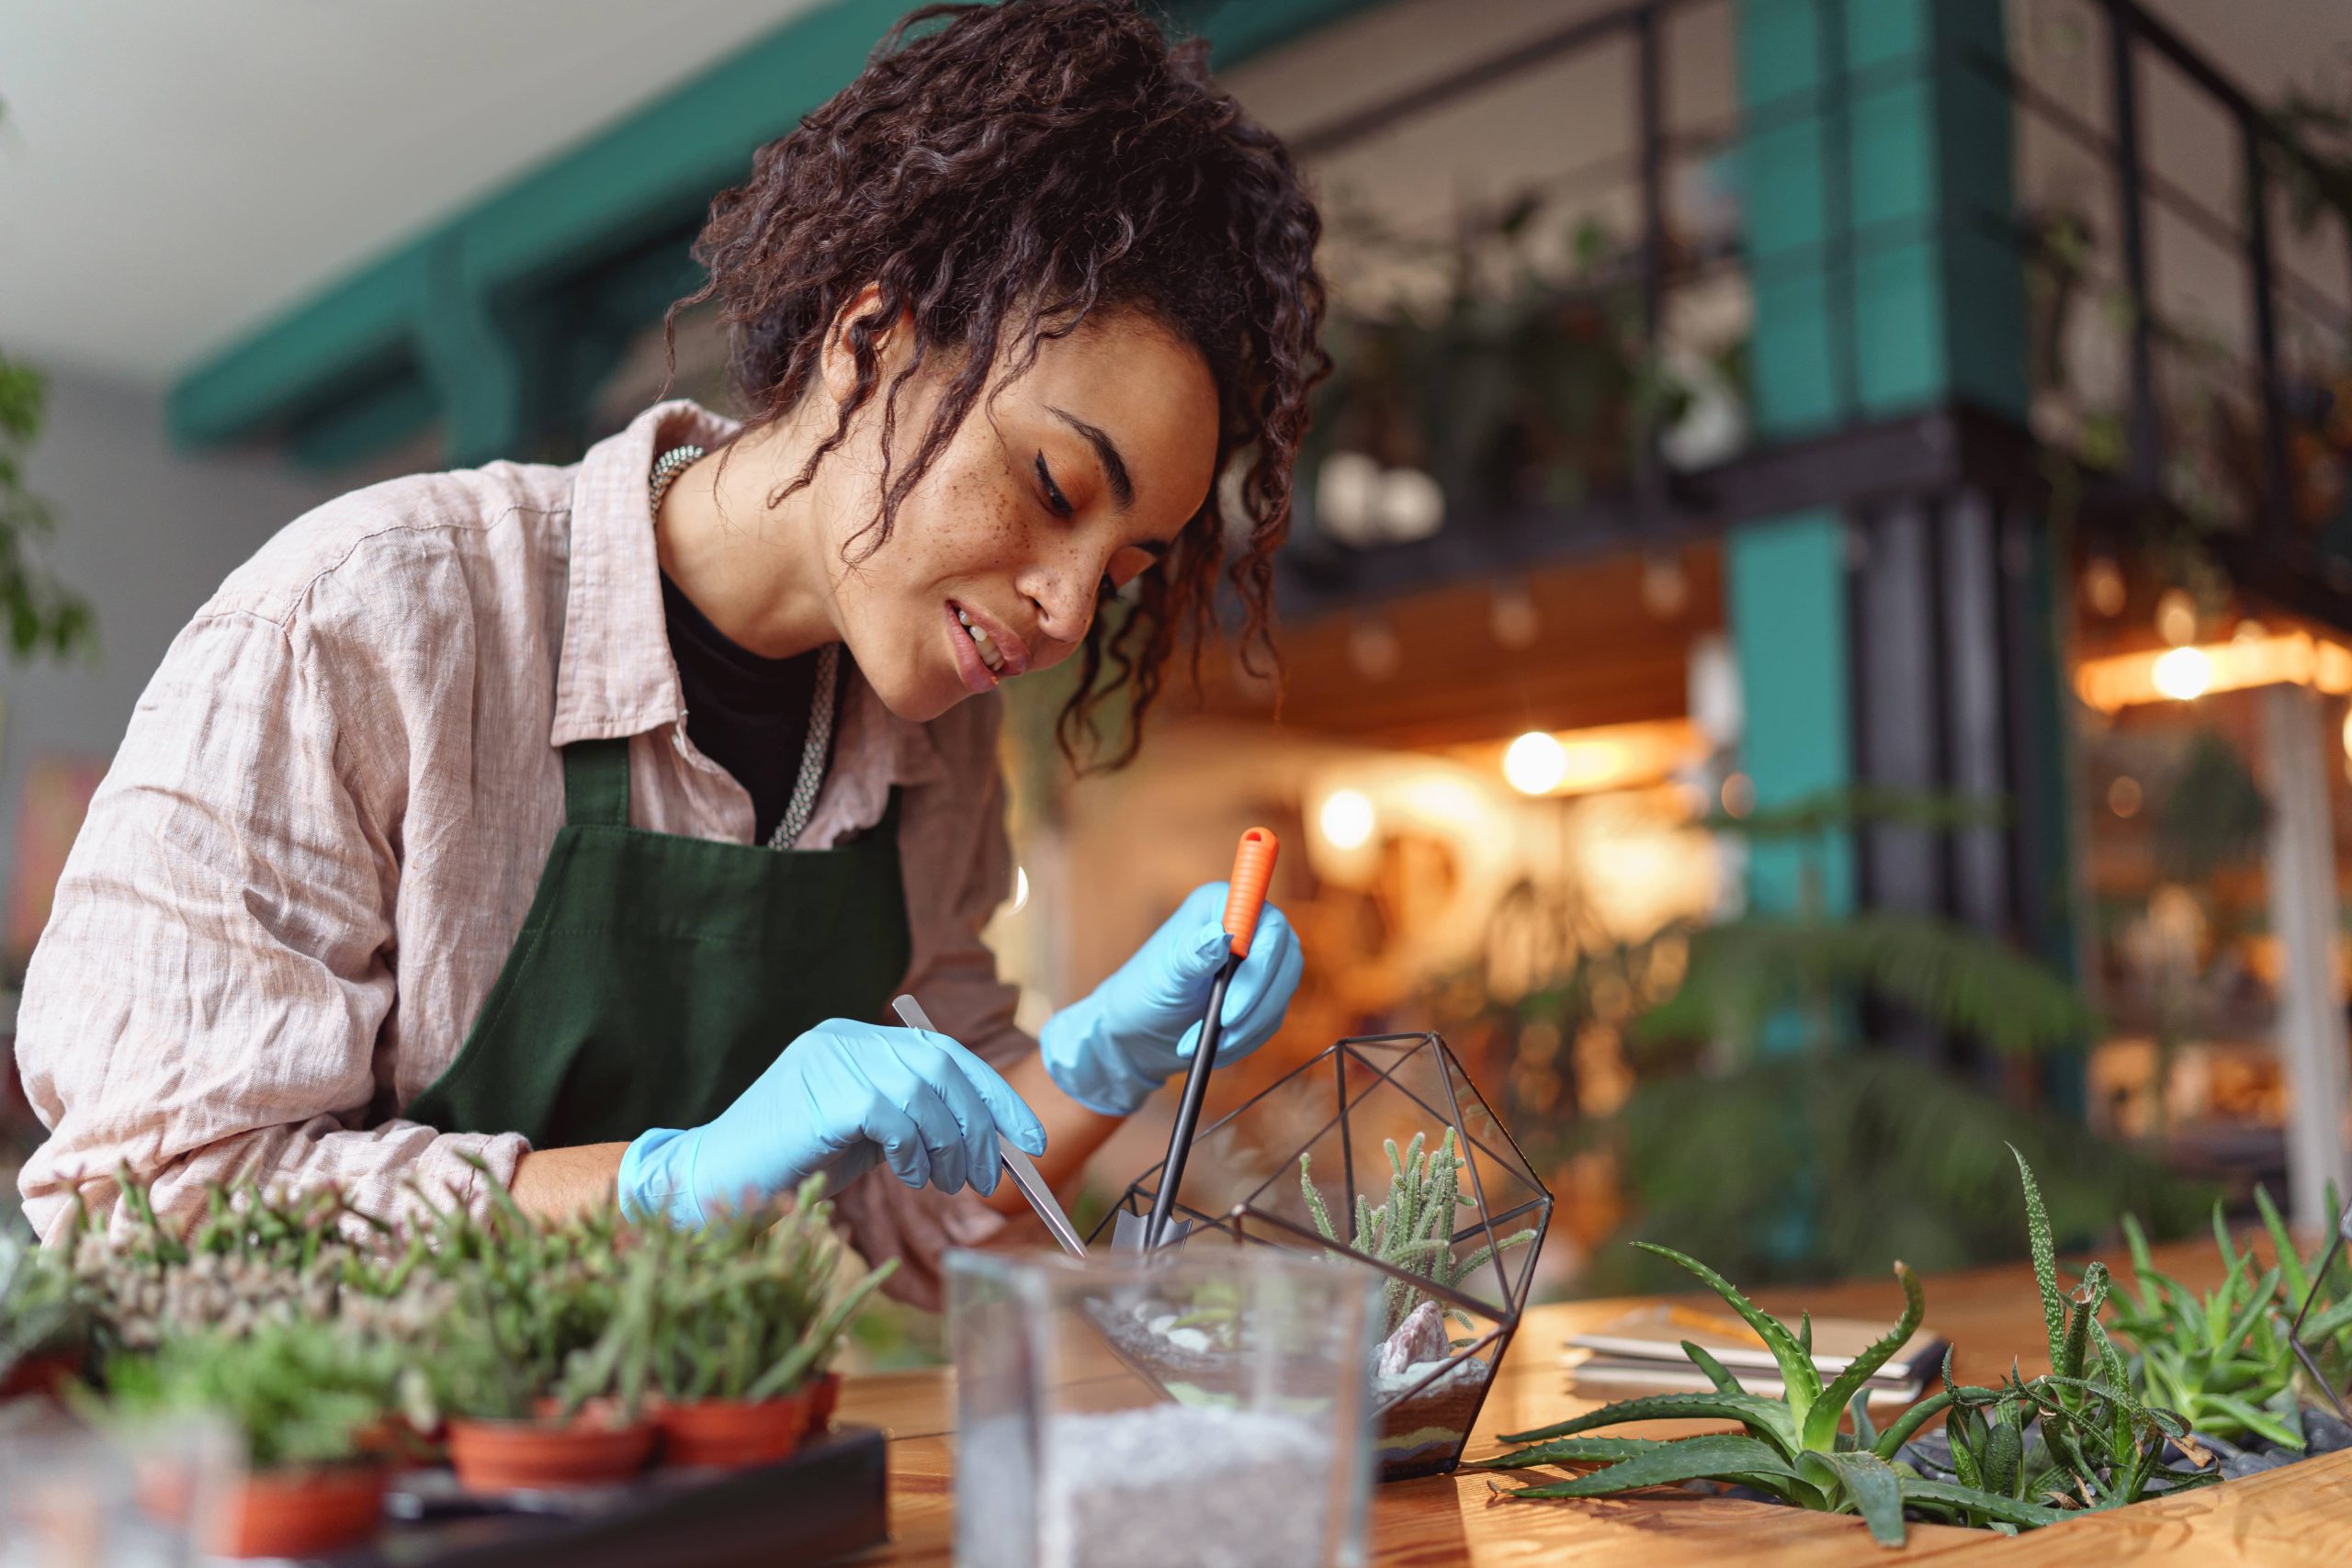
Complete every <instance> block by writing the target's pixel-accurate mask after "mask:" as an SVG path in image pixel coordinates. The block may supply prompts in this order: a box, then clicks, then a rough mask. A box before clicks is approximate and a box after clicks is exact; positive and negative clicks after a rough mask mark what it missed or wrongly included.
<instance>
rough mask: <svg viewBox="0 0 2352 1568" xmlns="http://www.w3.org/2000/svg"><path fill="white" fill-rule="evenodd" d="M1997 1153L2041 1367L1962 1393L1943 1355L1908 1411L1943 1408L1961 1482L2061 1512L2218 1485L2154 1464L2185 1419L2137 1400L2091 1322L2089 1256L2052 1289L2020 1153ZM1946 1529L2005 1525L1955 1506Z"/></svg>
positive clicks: (2054, 1277) (2052, 1263) (2102, 1282)
mask: <svg viewBox="0 0 2352 1568" xmlns="http://www.w3.org/2000/svg"><path fill="white" fill-rule="evenodd" d="M2009 1152H2010V1155H2011V1156H2012V1157H2014V1158H2015V1159H2016V1161H2017V1167H2018V1179H2019V1182H2020V1183H2021V1185H2022V1186H2023V1188H2024V1191H2025V1211H2026V1240H2027V1246H2028V1248H2029V1250H2030V1252H2031V1254H2032V1258H2033V1277H2034V1285H2035V1288H2036V1290H2037V1291H2039V1292H2040V1293H2041V1315H2042V1324H2043V1327H2044V1329H2045V1331H2046V1332H2047V1334H2048V1336H2049V1348H2050V1367H2051V1370H2050V1371H2049V1372H2047V1373H2045V1374H2044V1375H2042V1376H2041V1377H2037V1378H2032V1379H2023V1378H2020V1377H2019V1376H2018V1373H2017V1371H2016V1370H2015V1369H2014V1368H2012V1369H2011V1371H2010V1373H2009V1377H2008V1380H2007V1382H2005V1383H2004V1384H2003V1385H2002V1386H2000V1387H1999V1388H1983V1387H1962V1386H1959V1385H1955V1384H1954V1383H1953V1382H1952V1381H1951V1365H1950V1359H1949V1358H1947V1359H1946V1365H1945V1371H1944V1389H1943V1392H1942V1393H1939V1394H1938V1395H1936V1396H1935V1397H1934V1398H1931V1399H1928V1400H1926V1401H1923V1402H1922V1403H1921V1404H1920V1405H1919V1406H1918V1407H1917V1408H1918V1409H1930V1408H1932V1407H1934V1406H1936V1405H1937V1404H1939V1402H1940V1403H1941V1404H1949V1405H1950V1406H1951V1416H1950V1417H1949V1418H1948V1419H1947V1420H1946V1422H1945V1425H1944V1430H1945V1436H1946V1438H1948V1439H1949V1441H1950V1443H1951V1458H1952V1468H1953V1471H1954V1472H1955V1474H1956V1476H1957V1477H1958V1479H1959V1481H1960V1483H1961V1484H1962V1485H1963V1486H1965V1487H1970V1488H1973V1489H1975V1490H1978V1491H1982V1492H1986V1493H1991V1494H1995V1495H2000V1496H2003V1497H2007V1498H2010V1499H2026V1500H2033V1501H2039V1502H2043V1503H2047V1504H2049V1505H2050V1506H2053V1507H2057V1508H2061V1509H2065V1510H2075V1509H2086V1510H2096V1509H2103V1508H2112V1507H2120V1506H2125V1505H2127V1504H2131V1503H2136V1502H2139V1501H2141V1500H2142V1499H2143V1498H2146V1497H2151V1496H2156V1495H2164V1494H2166V1493H2171V1492H2179V1491H2186V1490H2188V1489H2189V1488H2191V1487H2195V1486H2203V1485H2208V1484H2211V1483H2213V1482H2215V1481H2218V1480H2220V1479H2221V1472H2220V1471H2219V1469H2217V1468H2205V1469H2200V1470H2187V1471H2184V1470H2180V1469H2178V1468H2177V1467H2173V1466H2169V1465H2167V1464H2166V1463H2165V1448H2166V1444H2167V1443H2168V1442H2170V1441H2173V1440H2177V1439H2180V1438H2184V1437H2185V1436H2186V1434H2187V1432H2188V1423H2187V1422H2186V1421H2185V1420H2184V1419H2183V1418H2182V1417H2181V1416H2180V1415H2179V1414H2177V1412H2174V1411H2171V1410H2167V1409H2165V1408H2163V1407H2162V1406H2159V1405H2156V1404H2149V1403H2145V1402H2143V1400H2142V1399H2141V1398H2140V1397H2138V1396H2137V1394H2136V1393H2135V1391H2134V1388H2133V1385H2132V1382H2131V1376H2130V1371H2129V1369H2128V1368H2127V1366H2126V1364H2125V1362H2124V1359H2123V1357H2122V1356H2121V1354H2120V1352H2119V1351H2118V1350H2117V1349H2116V1348H2115V1344H2114V1342H2113V1340H2112V1339H2110V1338H2109V1336H2108V1331H2107V1328H2106V1325H2104V1324H2102V1323H2101V1322H2100V1321H2099V1313H2100V1311H2101V1309H2102V1308H2103V1307H2104V1306H2105V1305H2106V1304H2107V1302H2108V1298H2109V1289H2110V1280H2109V1275H2108V1270H2107V1266H2106V1265H2105V1264H2103V1263H2098V1262H2096V1261H2094V1262H2092V1263H2090V1264H2089V1265H2087V1266H2086V1268H2085V1269H2084V1271H2083V1279H2082V1283H2081V1284H2080V1285H2079V1286H2078V1287H2077V1288H2076V1289H2075V1290H2074V1291H2072V1292H2067V1291H2064V1290H2062V1289H2061V1288H2060V1286H2059V1283H2058V1258H2057V1246H2056V1243H2055V1241H2054V1239H2053V1237H2052V1232H2051V1226H2050V1215H2049V1212H2048V1210H2047V1209H2046V1208H2045V1207H2044V1206H2043V1203H2042V1201H2041V1188H2040V1186H2039V1185H2038V1184H2037V1183H2036V1182H2035V1180H2034V1177H2033V1169H2032V1167H2030V1165H2028V1164H2027V1163H2026V1158H2025V1156H2023V1155H2021V1154H2018V1152H2017V1151H2016V1150H2015V1149H2014V1148H2013V1149H2011V1150H2010V1151H2009ZM1915 1413H1916V1412H1915ZM1952 1522H1955V1523H1960V1524H1969V1525H1997V1524H2001V1523H2005V1522H2012V1521H2006V1520H2004V1519H2003V1518H2002V1517H2000V1516H1998V1515H1989V1514H1985V1513H1982V1512H1981V1511H1979V1510H1975V1509H1973V1508H1971V1507H1968V1506H1960V1507H1959V1509H1958V1512H1957V1515H1956V1517H1954V1518H1953V1521H1952Z"/></svg>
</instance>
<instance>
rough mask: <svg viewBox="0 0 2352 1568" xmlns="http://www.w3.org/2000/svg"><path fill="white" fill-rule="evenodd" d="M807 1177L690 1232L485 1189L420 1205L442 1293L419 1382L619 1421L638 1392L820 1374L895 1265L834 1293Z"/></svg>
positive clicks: (498, 1407) (744, 1387)
mask: <svg viewBox="0 0 2352 1568" xmlns="http://www.w3.org/2000/svg"><path fill="white" fill-rule="evenodd" d="M822 1190H823V1183H822V1181H821V1179H812V1180H811V1181H810V1182H809V1183H807V1184H805V1185H804V1186H803V1187H802V1188H801V1190H800V1191H799V1192H798V1193H797V1195H796V1198H795V1201H794V1202H793V1203H792V1204H791V1205H790V1206H788V1207H785V1206H779V1207H775V1208H761V1209H753V1210H747V1211H745V1212H743V1213H740V1214H735V1215H730V1216H725V1217H722V1218H720V1219H718V1220H717V1221H715V1222H713V1223H712V1224H709V1225H707V1226H705V1227H702V1228H700V1229H696V1230H684V1229H678V1228H674V1227H672V1226H670V1225H667V1224H660V1223H655V1224H647V1225H644V1226H639V1225H636V1224H630V1223H628V1221H626V1220H625V1219H624V1218H623V1217H622V1215H621V1213H620V1211H619V1209H618V1208H617V1207H616V1205H614V1204H612V1203H606V1204H605V1205H604V1206H603V1207H601V1208H598V1209H594V1210H589V1211H586V1212H584V1213H580V1214H577V1215H574V1216H572V1217H571V1218H570V1219H567V1220H563V1221H560V1222H557V1221H548V1220H544V1219H537V1218H534V1217H532V1216H530V1215H528V1214H526V1213H523V1211H522V1210H521V1209H520V1208H518V1207H516V1206H515V1202H514V1200H513V1199H512V1198H511V1197H509V1196H508V1195H507V1194H506V1193H505V1191H504V1190H503V1188H497V1187H495V1184H493V1193H494V1197H493V1202H492V1209H491V1211H490V1213H488V1215H487V1216H476V1215H475V1214H473V1213H470V1212H469V1211H468V1210H466V1209H464V1208H462V1207H458V1206H450V1207H447V1208H442V1207H440V1206H438V1205H434V1204H432V1203H431V1202H430V1201H429V1200H425V1199H424V1198H423V1195H422V1194H420V1195H419V1201H421V1202H424V1203H425V1204H426V1206H427V1207H428V1209H429V1210H430V1212H431V1213H432V1214H433V1224H432V1231H431V1235H430V1236H429V1246H428V1247H427V1249H426V1256H427V1258H428V1259H429V1262H428V1265H427V1266H428V1267H429V1268H431V1269H433V1270H434V1271H435V1272H436V1273H438V1274H439V1275H441V1276H442V1277H444V1278H446V1279H447V1280H449V1281H450V1282H451V1284H452V1285H453V1286H454V1287H455V1290H456V1302H455V1305H454V1308H453V1310H451V1311H450V1312H448V1313H447V1314H445V1315H444V1317H443V1319H442V1321H441V1323H440V1324H439V1325H438V1327H437V1329H436V1331H435V1337H434V1341H433V1343H434V1360H435V1393H436V1395H437V1397H438V1399H439V1401H440V1402H441V1404H443V1405H444V1406H445V1407H446V1408H447V1410H449V1411H450V1412H452V1413H454V1414H458V1415H462V1416H476V1417H481V1418H491V1419H519V1418H522V1417H525V1416H531V1415H533V1414H534V1413H536V1412H537V1410H538V1409H539V1408H540V1406H541V1405H542V1404H543V1403H544V1402H548V1401H552V1402H553V1403H554V1405H555V1407H556V1413H557V1415H558V1416H559V1418H560V1417H563V1416H570V1415H571V1414H572V1413H573V1412H575V1411H578V1410H580V1409H581V1408H582V1407H583V1406H584V1405H587V1404H590V1403H591V1402H598V1403H606V1404H610V1405H611V1406H612V1407H614V1408H615V1409H616V1410H617V1411H618V1412H619V1413H620V1414H621V1415H622V1416H624V1417H627V1416H631V1415H633V1414H634V1413H635V1412H636V1411H637V1409H638V1408H639V1404H641V1402H642V1400H643V1399H644V1397H645V1395H646V1394H647V1393H650V1392H659V1393H663V1394H665V1395H668V1396H670V1397H673V1398H681V1399H698V1398H740V1399H765V1398H770V1397H774V1396H775V1395H778V1394H783V1393H789V1392H791V1391H792V1390H793V1389H795V1388H797V1387H798V1386H799V1385H800V1384H801V1383H802V1382H805V1381H807V1380H808V1379H809V1377H810V1376H812V1375H814V1374H816V1373H817V1372H820V1371H822V1370H823V1369H824V1368H825V1366H826V1365H827V1364H828V1363H829V1362H830V1360H831V1358H832V1356H833V1354H834V1353H835V1352H836V1350H837V1349H838V1348H839V1347H840V1344H841V1340H842V1334H843V1332H844V1330H845V1329H846V1327H847V1325H848V1324H849V1321H850V1319H851V1318H852V1317H853V1316H854V1314H855V1313H856V1312H857V1310H858V1309H859V1307H860V1306H862V1305H863V1304H864V1303H865V1300H866V1298H867V1297H868V1296H869V1295H870V1294H871V1293H872V1292H874V1291H875V1290H876V1288H878V1287H879V1286H880V1285H881V1284H882V1283H883V1282H884V1281H885V1280H888V1278H889V1277H890V1274H891V1272H892V1270H893V1269H894V1267H895V1264H893V1263H885V1264H884V1265H883V1266H882V1267H881V1268H879V1269H875V1270H874V1271H873V1272H871V1273H869V1274H867V1275H866V1276H865V1278H864V1279H863V1280H859V1281H858V1283H857V1285H856V1287H855V1288H854V1289H853V1290H851V1291H849V1292H844V1293H842V1295H840V1296H839V1297H838V1299H834V1298H833V1297H832V1290H831V1287H832V1284H833V1280H834V1278H835V1275H836V1272H837V1270H838V1269H839V1266H840V1262H841V1257H842V1247H841V1244H840V1243H839V1242H838V1241H837V1240H836V1239H835V1238H834V1236H833V1234H832V1227H831V1216H832V1206H831V1204H829V1203H826V1202H824V1201H821V1200H820V1198H819V1194H820V1192H821V1191H822Z"/></svg>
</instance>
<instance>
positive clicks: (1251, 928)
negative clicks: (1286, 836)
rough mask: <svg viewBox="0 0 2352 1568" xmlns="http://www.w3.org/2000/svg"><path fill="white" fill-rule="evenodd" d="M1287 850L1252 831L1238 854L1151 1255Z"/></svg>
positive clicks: (1162, 1181)
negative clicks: (1277, 862) (1228, 1007)
mask: <svg viewBox="0 0 2352 1568" xmlns="http://www.w3.org/2000/svg"><path fill="white" fill-rule="evenodd" d="M1281 848H1282V844H1281V842H1280V840H1277V839H1275V837H1274V835H1273V833H1272V830H1271V829H1265V828H1252V829H1250V830H1249V831H1248V832H1246V833H1244V834H1242V835H1241V843H1240V845H1239V847H1238V848H1237V849H1236V850H1235V851H1234V852H1233V876H1232V879H1231V883H1230V891H1228V892H1227V894H1226V897H1225V938H1226V943H1227V952H1226V955H1225V962H1224V963H1223V964H1219V965H1217V971H1216V980H1215V981H1213V982H1211V984H1210V986H1209V1005H1208V1010H1207V1011H1205V1012H1204V1013H1203V1014H1201V1038H1200V1041H1199V1043H1196V1044H1195V1045H1194V1046H1193V1066H1192V1068H1191V1070H1190V1071H1188V1072H1187V1073H1186V1074H1185V1075H1184V1098H1183V1099H1182V1100H1180V1101H1178V1102H1177V1106H1176V1125H1175V1126H1174V1127H1173V1128H1171V1129H1170V1131H1169V1134H1168V1157H1167V1159H1166V1160H1164V1161H1163V1162H1161V1164H1160V1168H1159V1172H1160V1175H1159V1191H1157V1192H1155V1193H1153V1194H1152V1198H1151V1217H1150V1218H1149V1219H1148V1220H1146V1221H1145V1222H1144V1227H1143V1234H1142V1235H1141V1236H1140V1237H1139V1238H1136V1239H1137V1243H1138V1245H1140V1246H1141V1247H1143V1248H1144V1249H1146V1250H1149V1249H1150V1248H1152V1247H1158V1246H1159V1243H1160V1238H1161V1236H1162V1235H1163V1234H1164V1233H1165V1232H1166V1230H1167V1229H1168V1216H1169V1213H1170V1211H1171V1210H1172V1209H1174V1208H1175V1206H1176V1189H1177V1188H1178V1187H1179V1186H1180V1185H1181V1184H1182V1182H1183V1179H1184V1157H1185V1156H1187V1155H1189V1154H1190V1153H1192V1149H1193V1127H1194V1126H1195V1125H1197V1124H1198V1123H1199V1122H1200V1119H1201V1102H1202V1101H1203V1100H1206V1099H1207V1098H1208V1092H1209V1074H1210V1073H1211V1072H1213V1071H1215V1070H1216V1047H1217V1037H1218V1036H1219V1035H1221V1034H1222V1033H1224V1032H1225V991H1226V987H1227V986H1229V985H1231V984H1232V983H1233V973H1234V971H1235V970H1237V969H1238V968H1240V967H1241V961H1242V960H1243V959H1245V958H1247V957H1249V956H1250V938H1251V937H1253V936H1255V935H1256V934H1257V931H1258V914H1259V911H1260V910H1261V909H1263V908H1265V907H1266V887H1267V885H1268V884H1270V883H1271V882H1272V881H1273V879H1274V856H1275V854H1276V853H1277V852H1279V851H1280V850H1281ZM1122 1230H1124V1231H1125V1233H1126V1234H1125V1235H1124V1236H1121V1237H1120V1240H1121V1243H1122V1245H1125V1240H1126V1239H1127V1237H1129V1236H1133V1235H1134V1232H1133V1229H1132V1227H1127V1226H1123V1227H1122Z"/></svg>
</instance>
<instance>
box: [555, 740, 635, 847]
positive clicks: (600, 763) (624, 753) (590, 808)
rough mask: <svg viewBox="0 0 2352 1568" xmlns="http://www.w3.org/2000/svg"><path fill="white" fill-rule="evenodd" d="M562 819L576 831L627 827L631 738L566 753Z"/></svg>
mask: <svg viewBox="0 0 2352 1568" xmlns="http://www.w3.org/2000/svg"><path fill="white" fill-rule="evenodd" d="M563 819H564V821H565V823H566V824H567V825H569V826H571V827H574V828H593V827H612V828H626V827H628V736H626V735H623V736H618V737H616V738H615V739H610V740H575V741H573V742H572V743H571V745H569V746H567V747H565V748H564V749H563Z"/></svg>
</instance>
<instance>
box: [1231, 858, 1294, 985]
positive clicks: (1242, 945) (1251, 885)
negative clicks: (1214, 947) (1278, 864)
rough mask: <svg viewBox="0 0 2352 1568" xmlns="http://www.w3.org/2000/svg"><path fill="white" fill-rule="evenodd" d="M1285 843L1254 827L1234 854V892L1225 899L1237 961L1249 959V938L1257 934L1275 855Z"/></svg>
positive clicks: (1272, 872)
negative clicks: (1259, 917) (1259, 912)
mask: <svg viewBox="0 0 2352 1568" xmlns="http://www.w3.org/2000/svg"><path fill="white" fill-rule="evenodd" d="M1282 847H1283V846H1282V843H1281V841H1280V840H1277V839H1276V838H1275V837H1274V835H1273V833H1272V830H1271V829H1265V828H1252V829H1250V830H1249V831H1248V832H1246V833H1244V834H1242V835H1241V847H1240V848H1239V849H1237V850H1235V851H1234V852H1233V880H1232V887H1233V891H1231V892H1230V893H1227V895H1226V896H1225V934H1226V935H1227V937H1228V938H1230V939H1231V941H1232V942H1233V955H1234V956H1235V957H1236V958H1247V957H1249V956H1250V938H1251V937H1253V936H1255V935H1257V934H1258V911H1259V910H1261V909H1262V908H1265V907H1266V886H1267V885H1268V884H1269V883H1271V882H1272V881H1273V879H1274V856H1275V855H1276V854H1278V853H1280V852H1281V851H1282Z"/></svg>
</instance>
